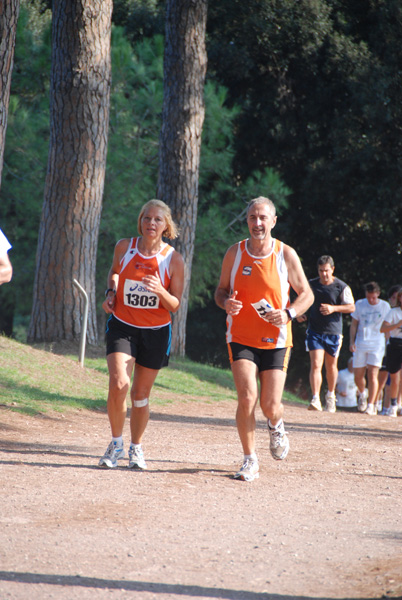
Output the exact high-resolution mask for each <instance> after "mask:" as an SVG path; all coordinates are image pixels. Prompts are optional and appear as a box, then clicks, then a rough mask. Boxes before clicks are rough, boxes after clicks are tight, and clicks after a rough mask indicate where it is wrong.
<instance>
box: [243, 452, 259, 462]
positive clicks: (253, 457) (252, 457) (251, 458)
mask: <svg viewBox="0 0 402 600" xmlns="http://www.w3.org/2000/svg"><path fill="white" fill-rule="evenodd" d="M244 459H245V460H247V459H250V460H254V461H255V462H258V458H257V455H256V453H255V452H253V453H252V454H245V455H244Z"/></svg>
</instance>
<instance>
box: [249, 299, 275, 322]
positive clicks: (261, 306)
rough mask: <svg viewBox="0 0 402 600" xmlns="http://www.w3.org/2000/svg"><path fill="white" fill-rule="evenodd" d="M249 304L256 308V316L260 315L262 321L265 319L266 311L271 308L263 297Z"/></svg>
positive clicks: (269, 310) (268, 311)
mask: <svg viewBox="0 0 402 600" xmlns="http://www.w3.org/2000/svg"><path fill="white" fill-rule="evenodd" d="M251 306H252V307H253V308H254V309H255V310H256V312H257V314H258V316H259V317H261V319H264V321H267V318H266V317H267V315H268V313H270V312H271V310H273V308H272V306H271V305H270V303H269V302H267V300H265V298H262V300H260V301H259V302H254V304H253V303H251Z"/></svg>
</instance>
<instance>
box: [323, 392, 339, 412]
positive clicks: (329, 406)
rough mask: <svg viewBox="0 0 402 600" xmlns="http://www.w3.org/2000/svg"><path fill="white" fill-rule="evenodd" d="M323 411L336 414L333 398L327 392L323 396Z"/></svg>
mask: <svg viewBox="0 0 402 600" xmlns="http://www.w3.org/2000/svg"><path fill="white" fill-rule="evenodd" d="M325 410H326V412H330V413H334V412H336V400H335V396H334V395H331V394H330V393H329V392H327V393H326V394H325Z"/></svg>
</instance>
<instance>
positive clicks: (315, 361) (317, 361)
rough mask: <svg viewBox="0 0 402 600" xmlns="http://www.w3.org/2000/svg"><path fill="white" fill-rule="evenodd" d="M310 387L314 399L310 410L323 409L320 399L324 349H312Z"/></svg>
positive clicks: (310, 352)
mask: <svg viewBox="0 0 402 600" xmlns="http://www.w3.org/2000/svg"><path fill="white" fill-rule="evenodd" d="M309 354H310V387H311V393H312V396H313V397H312V401H311V403H310V406H309V409H310V410H322V408H321V401H320V390H321V385H322V366H323V364H324V354H325V353H324V350H323V349H317V350H310V351H309Z"/></svg>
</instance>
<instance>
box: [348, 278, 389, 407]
mask: <svg viewBox="0 0 402 600" xmlns="http://www.w3.org/2000/svg"><path fill="white" fill-rule="evenodd" d="M364 289H365V292H366V297H365V298H363V299H362V300H358V301H357V302H356V309H355V311H354V312H353V313H352V314H351V317H352V324H351V326H350V346H349V350H350V351H351V352H352V354H353V355H354V356H353V369H354V373H355V382H356V385H357V387H358V400H357V408H358V410H359V411H360V412H366V413H367V414H369V415H375V414H376V409H375V406H374V401H375V399H376V396H377V390H378V373H379V370H380V367H381V362H382V358H383V356H384V352H385V335H384V333H382V332H381V331H380V328H381V325H382V323H383V321H384V319H385V317H386V315H387V314H388V312H389V311H390V308H391V307H390V305H389V304H388V302H386V301H385V300H380V293H381V290H380V287H379V285H378V283H376V282H375V281H371V282H370V283H367V284H366V285H365V286H364ZM366 370H367V383H368V385H367V387H368V399H367V393H366V378H365V375H366Z"/></svg>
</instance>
